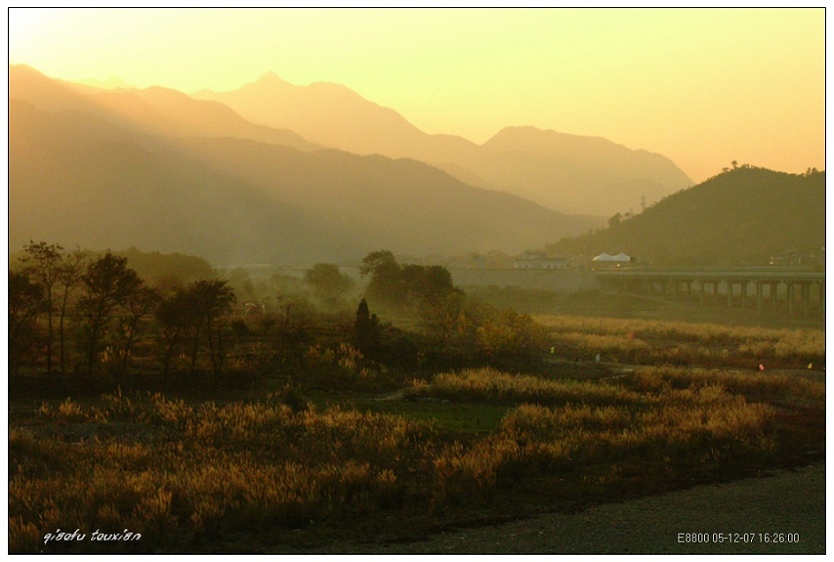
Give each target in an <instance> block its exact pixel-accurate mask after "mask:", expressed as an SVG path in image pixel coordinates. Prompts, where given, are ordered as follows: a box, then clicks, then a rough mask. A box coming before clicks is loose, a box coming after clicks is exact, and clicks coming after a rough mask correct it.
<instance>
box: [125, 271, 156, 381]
mask: <svg viewBox="0 0 834 562" xmlns="http://www.w3.org/2000/svg"><path fill="white" fill-rule="evenodd" d="M159 301H160V295H159V292H158V291H157V290H156V289H154V288H152V287H139V288H138V289H137V290H136V291H134V292H133V293H131V294H129V295H127V296H126V298H125V300H124V302H123V303H122V305H123V306H124V308H125V310H126V312H127V314H126V315H125V316H122V318H121V319H120V323H121V330H120V333H121V334H122V335H123V337H124V343H123V345H122V348H121V355H122V369H121V372H122V373H125V372H127V369H128V367H129V366H130V353H131V349H132V347H133V344H134V341H135V339H136V336H137V334H138V332H139V323H140V322H141V320H142V318H144V317H145V316H147V315H149V314H150V313H151V312H152V311H153V310H154V309H155V308H156V306H157V304H158V303H159Z"/></svg>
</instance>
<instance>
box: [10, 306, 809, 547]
mask: <svg viewBox="0 0 834 562" xmlns="http://www.w3.org/2000/svg"><path fill="white" fill-rule="evenodd" d="M537 321H538V323H539V324H540V325H541V326H543V327H544V329H545V330H546V333H547V342H548V344H549V345H548V346H546V347H545V348H544V349H542V350H541V354H540V359H541V364H540V367H538V368H536V369H530V371H529V372H514V371H511V370H502V369H497V368H494V367H490V366H478V367H473V368H463V369H451V370H445V371H440V372H435V373H430V372H425V371H420V372H415V373H413V374H412V375H409V374H408V373H401V372H399V373H394V372H392V371H389V370H387V369H385V368H382V367H380V366H378V365H377V366H374V365H373V364H371V363H368V362H363V357H362V354H361V353H360V352H358V351H357V350H355V349H353V348H351V347H350V346H349V345H347V344H340V345H337V346H333V347H330V348H327V347H321V346H319V347H316V346H311V348H310V350H309V351H308V353H307V359H308V360H309V362H308V364H309V365H311V366H312V367H311V368H313V369H317V371H316V372H315V373H312V372H311V373H310V374H309V376H308V377H307V378H305V377H302V376H299V375H298V374H297V373H296V374H295V376H294V378H292V379H288V378H287V377H283V376H280V375H279V374H277V373H276V374H273V375H270V374H267V375H266V376H265V378H264V379H263V380H262V381H260V383H259V384H258V385H253V386H251V387H250V388H249V389H247V390H246V391H245V392H242V391H241V392H238V393H229V394H228V395H226V396H223V397H222V398H219V397H215V398H214V399H211V400H207V399H205V398H198V397H195V396H194V395H188V394H183V395H178V394H177V393H175V392H169V393H158V392H141V391H130V392H127V391H125V392H122V391H118V390H117V391H115V392H107V393H103V394H101V395H98V396H89V395H88V396H80V397H77V398H68V397H62V398H55V399H42V400H37V399H34V398H32V397H31V396H29V397H24V398H19V399H15V400H13V401H12V403H11V409H10V429H9V550H10V552H51V553H59V552H76V553H77V552H97V553H113V552H154V553H164V552H172V553H182V552H206V553H211V552H251V553H269V552H288V553H291V552H315V551H320V550H322V549H325V548H331V549H332V548H333V547H332V545H334V544H336V545H338V544H339V543H340V542H342V543H343V542H345V541H353V542H356V541H360V542H362V543H367V544H368V545H372V544H373V543H378V542H388V541H397V540H410V539H414V538H419V537H420V536H423V535H425V534H426V533H430V532H432V531H437V530H439V529H442V528H444V527H445V526H449V525H454V524H459V523H461V522H469V523H470V524H471V523H472V522H473V521H474V522H478V521H481V522H488V521H494V520H500V518H505V517H510V516H513V515H523V514H529V513H535V512H539V511H542V510H545V511H553V510H576V509H581V508H582V507H583V506H587V505H592V504H595V503H601V502H608V501H616V500H621V499H625V498H629V497H636V496H641V495H645V494H651V493H660V492H663V491H668V490H673V489H678V488H681V487H686V486H691V485H693V484H695V483H700V482H715V481H721V480H726V479H732V478H737V477H742V476H746V475H750V474H755V473H756V472H757V471H762V470H768V469H772V468H776V467H782V466H793V465H797V464H800V463H804V462H808V460H809V459H813V458H824V441H825V382H824V372H823V370H822V369H823V365H824V361H825V342H824V333H822V332H818V331H811V330H805V331H797V330H777V329H762V328H738V327H725V326H719V325H705V324H685V323H674V322H660V321H649V320H616V319H602V318H583V317H567V316H565V317H557V316H542V317H537ZM597 355H599V361H597V360H596V356H597ZM759 364H761V365H763V366H764V370H761V371H760V370H758V365H759ZM329 378H332V380H334V381H335V382H336V383H338V384H334V385H333V387H329V386H328V384H327V380H328V379H329ZM76 530H78V531H79V533H81V534H84V538H83V539H79V535H77V534H76V535H71V534H72V533H73V532H74V531H76ZM61 533H67V534H64V535H62V534H61ZM137 535H138V536H137ZM328 545H331V546H328ZM369 548H370V547H369Z"/></svg>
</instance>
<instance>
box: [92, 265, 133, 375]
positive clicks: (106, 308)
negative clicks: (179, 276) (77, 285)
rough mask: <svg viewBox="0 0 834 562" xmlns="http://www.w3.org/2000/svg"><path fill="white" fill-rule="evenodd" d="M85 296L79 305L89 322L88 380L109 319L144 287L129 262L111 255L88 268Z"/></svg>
mask: <svg viewBox="0 0 834 562" xmlns="http://www.w3.org/2000/svg"><path fill="white" fill-rule="evenodd" d="M81 279H82V281H83V282H84V286H85V295H84V296H83V297H81V299H80V300H79V302H78V307H79V310H80V311H81V314H82V316H83V318H84V319H85V321H86V336H87V341H86V342H85V343H86V353H87V379H89V378H91V377H92V375H93V369H94V367H95V364H96V355H97V353H98V347H99V343H100V341H101V339H102V335H103V333H104V332H105V330H106V326H107V323H108V322H109V320H110V318H109V315H110V313H111V312H113V310H114V309H116V308H117V307H118V306H120V305H124V304H126V302H127V300H128V299H129V298H130V297H131V296H132V295H133V294H134V293H136V292H137V291H138V290H139V289H140V288H141V287H142V280H141V279H140V278H139V276H138V274H137V273H136V272H135V271H134V270H132V269H130V268H128V267H127V258H122V257H118V256H114V255H113V254H112V253H110V252H109V251H108V252H107V253H106V254H105V255H104V256H102V257H100V258H99V259H97V260H95V261H93V262H92V263H90V264H89V265H88V266H87V270H86V272H85V273H84V275H82V277H81Z"/></svg>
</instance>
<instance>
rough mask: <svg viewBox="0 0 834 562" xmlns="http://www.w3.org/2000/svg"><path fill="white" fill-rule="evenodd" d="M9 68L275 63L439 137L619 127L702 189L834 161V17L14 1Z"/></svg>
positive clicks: (236, 74)
mask: <svg viewBox="0 0 834 562" xmlns="http://www.w3.org/2000/svg"><path fill="white" fill-rule="evenodd" d="M9 62H10V63H12V64H28V65H31V66H33V67H35V68H36V69H38V70H40V71H41V72H43V73H45V74H47V75H48V76H51V77H54V78H61V79H66V80H84V79H88V78H96V79H99V80H104V79H107V78H109V77H111V76H117V77H119V78H121V79H122V80H124V81H126V82H128V83H130V84H133V85H135V86H140V87H147V86H151V85H162V86H167V87H171V88H176V89H178V90H182V91H185V92H193V91H195V90H198V89H201V88H211V89H213V90H219V91H223V90H233V89H237V88H239V87H240V86H242V85H243V84H245V83H247V82H252V81H254V80H256V79H257V78H259V77H260V76H261V75H263V74H264V73H265V72H267V71H269V70H272V71H274V72H275V73H276V74H278V75H279V76H280V77H281V78H283V79H284V80H286V81H288V82H291V83H293V84H298V85H306V84H309V83H311V82H336V83H340V84H344V85H345V86H347V87H349V88H351V89H352V90H354V91H356V92H357V93H359V94H360V95H362V96H363V97H365V98H367V99H369V100H371V101H374V102H376V103H378V104H380V105H383V106H387V107H391V108H393V109H395V110H397V111H398V112H399V113H401V114H402V115H403V116H404V117H405V118H406V119H408V120H409V121H410V122H411V123H413V124H414V125H416V126H417V127H419V128H420V129H422V130H424V131H426V132H429V133H449V134H456V135H460V136H463V137H466V138H468V139H470V140H473V141H475V142H478V143H481V142H483V141H485V140H487V139H488V138H489V137H491V136H492V135H494V134H495V133H497V132H498V131H499V130H500V129H501V128H503V127H505V126H508V125H533V126H536V127H540V128H543V129H554V130H556V131H560V132H564V133H572V134H577V135H592V136H601V137H605V138H608V139H610V140H612V141H614V142H617V143H619V144H623V145H625V146H627V147H629V148H640V149H645V150H648V151H651V152H659V153H661V154H663V155H665V156H668V157H669V158H671V159H672V160H673V161H674V162H675V163H676V164H678V166H680V167H681V168H682V169H683V170H684V171H685V172H686V173H687V174H688V175H689V176H690V177H691V178H692V179H693V180H694V181H695V182H700V181H703V180H704V179H706V178H707V177H709V176H712V175H715V174H716V173H718V172H720V171H721V168H723V167H725V166H729V165H730V162H731V161H733V160H737V161H738V162H739V163H749V164H752V165H755V166H763V167H767V168H771V169H775V170H780V171H786V172H803V171H805V169H806V168H808V167H817V168H819V169H824V168H825V11H824V9H823V8H806V9H795V10H788V9H772V10H771V9H678V8H675V9H601V8H597V9H582V10H579V9H572V10H567V9H538V10H521V9H519V10H508V9H502V10H489V9H460V10H445V9H422V10H412V9H408V10H406V9H391V10H377V9H362V10H359V9H280V10H279V9H270V10H254V9H245V10H243V9H238V10H215V9H176V10H173V9H172V10H165V9H83V10H82V9H11V10H10V11H9Z"/></svg>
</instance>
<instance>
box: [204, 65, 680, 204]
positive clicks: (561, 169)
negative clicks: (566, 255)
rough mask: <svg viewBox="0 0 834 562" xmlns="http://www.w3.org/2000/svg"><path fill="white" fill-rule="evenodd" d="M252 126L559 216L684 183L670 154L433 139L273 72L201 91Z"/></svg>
mask: <svg viewBox="0 0 834 562" xmlns="http://www.w3.org/2000/svg"><path fill="white" fill-rule="evenodd" d="M193 96H194V97H195V98H198V99H206V100H216V101H220V102H222V103H225V104H226V105H228V106H229V107H231V108H233V109H234V110H235V111H237V112H238V113H239V114H240V115H242V116H244V117H246V118H247V119H249V120H250V121H252V122H255V123H262V124H265V125H270V126H272V127H283V128H288V129H291V130H293V131H296V132H297V133H299V134H300V135H302V136H303V137H304V138H306V139H309V140H310V141H312V142H315V143H318V144H321V145H325V146H329V147H333V148H338V149H341V150H345V151H348V152H353V153H357V154H382V155H385V156H390V157H394V158H401V157H407V158H414V159H416V160H420V161H423V162H427V163H429V164H431V165H433V166H435V167H438V168H441V169H443V170H445V171H447V172H448V173H450V174H451V175H453V176H455V177H457V178H458V179H460V180H462V181H465V182H467V183H470V184H471V185H475V186H478V187H484V188H488V189H495V190H502V191H507V192H510V193H514V194H516V195H520V196H522V197H525V198H527V199H530V200H532V201H535V202H537V203H539V204H542V205H545V206H548V207H550V208H552V209H557V210H559V211H562V212H571V213H584V214H590V215H597V216H611V215H613V214H614V213H616V212H625V211H628V210H629V209H634V208H635V207H639V206H640V205H641V203H642V201H643V198H644V197H645V200H646V201H647V202H648V203H652V202H654V201H657V200H658V199H660V198H662V197H663V196H665V195H668V194H669V193H672V192H674V191H677V190H679V189H682V188H685V187H688V186H690V185H691V184H692V181H691V180H690V179H689V178H688V177H687V176H686V174H684V173H683V172H682V171H681V170H680V169H679V168H677V166H675V165H674V163H672V162H671V161H670V160H669V159H668V158H665V157H663V156H661V155H658V154H652V153H649V152H646V151H643V150H630V149H627V148H625V147H623V146H621V145H617V144H615V143H613V142H610V141H607V140H605V139H601V138H592V137H581V136H576V135H567V134H562V133H556V132H555V131H541V130H539V129H535V128H533V127H510V128H507V129H504V130H502V131H500V132H499V133H498V134H497V135H496V136H495V137H493V138H492V139H490V140H489V141H487V142H486V143H484V144H483V145H481V146H478V145H476V144H475V143H472V142H471V141H468V140H466V139H463V138H460V137H456V136H453V135H430V134H427V133H424V132H422V131H420V130H419V129H417V128H416V127H414V126H413V125H411V124H410V123H409V122H408V121H407V120H406V119H405V118H404V117H403V116H402V115H400V114H399V113H397V112H396V111H394V110H392V109H390V108H385V107H381V106H379V105H378V104H375V103H373V102H371V101H368V100H366V99H364V98H362V97H361V96H359V95H358V94H357V93H355V92H353V91H351V90H350V89H348V88H346V87H344V86H341V85H337V84H327V83H314V84H311V85H309V86H295V85H293V84H290V83H288V82H286V81H284V80H282V79H280V78H279V77H278V76H276V75H275V74H274V73H271V72H270V73H268V74H266V75H264V76H263V77H261V78H260V79H259V80H257V81H255V82H253V83H250V84H247V85H245V86H243V87H242V88H240V89H239V90H235V91H231V92H213V91H210V90H201V91H199V92H195V93H194V94H193Z"/></svg>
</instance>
